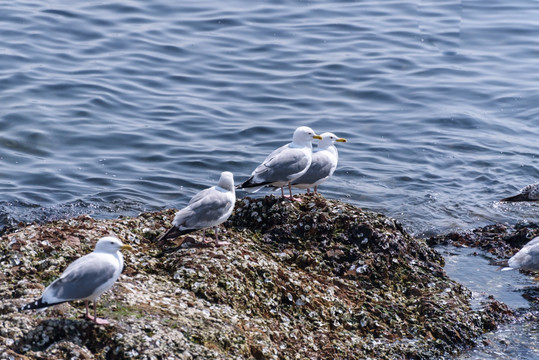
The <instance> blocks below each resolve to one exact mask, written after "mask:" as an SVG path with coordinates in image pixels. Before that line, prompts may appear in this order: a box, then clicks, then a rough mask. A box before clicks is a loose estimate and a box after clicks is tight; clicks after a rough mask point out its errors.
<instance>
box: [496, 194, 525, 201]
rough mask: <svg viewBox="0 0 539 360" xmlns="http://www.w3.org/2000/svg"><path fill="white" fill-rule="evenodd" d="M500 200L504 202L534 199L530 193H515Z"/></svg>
mask: <svg viewBox="0 0 539 360" xmlns="http://www.w3.org/2000/svg"><path fill="white" fill-rule="evenodd" d="M500 201H502V202H517V201H532V200H530V198H529V197H528V195H525V194H518V195H515V196H509V197H506V198H503V199H501V200H500Z"/></svg>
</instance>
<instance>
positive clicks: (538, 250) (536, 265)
mask: <svg viewBox="0 0 539 360" xmlns="http://www.w3.org/2000/svg"><path fill="white" fill-rule="evenodd" d="M528 255H529V257H530V259H529V260H530V261H529V264H528V267H529V268H530V270H535V271H539V245H537V244H536V245H534V246H532V247H531V248H530V250H529V251H528Z"/></svg>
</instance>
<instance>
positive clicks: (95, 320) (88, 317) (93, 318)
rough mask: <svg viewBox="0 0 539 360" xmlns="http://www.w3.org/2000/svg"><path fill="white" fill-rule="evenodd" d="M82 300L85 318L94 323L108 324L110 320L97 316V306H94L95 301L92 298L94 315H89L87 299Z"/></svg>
mask: <svg viewBox="0 0 539 360" xmlns="http://www.w3.org/2000/svg"><path fill="white" fill-rule="evenodd" d="M84 302H85V303H86V318H87V319H88V320H92V321H93V322H94V324H96V325H108V324H110V322H108V321H107V320H105V319H100V318H98V317H97V306H96V301H95V300H94V315H93V316H92V315H90V314H89V311H88V300H84Z"/></svg>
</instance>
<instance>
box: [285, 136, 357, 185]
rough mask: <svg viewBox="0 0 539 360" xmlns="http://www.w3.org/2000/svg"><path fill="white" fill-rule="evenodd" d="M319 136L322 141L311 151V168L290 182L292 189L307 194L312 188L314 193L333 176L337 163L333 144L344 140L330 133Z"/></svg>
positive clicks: (337, 156)
mask: <svg viewBox="0 0 539 360" xmlns="http://www.w3.org/2000/svg"><path fill="white" fill-rule="evenodd" d="M321 136H322V140H320V142H319V143H318V147H317V149H316V151H313V155H312V162H311V166H309V169H308V170H307V171H306V172H305V174H303V175H302V176H301V177H299V178H297V179H296V180H294V181H293V182H292V186H293V187H296V188H299V189H307V193H309V189H310V188H311V187H314V192H315V193H316V192H317V191H318V185H320V184H322V183H323V182H325V181H327V180H328V179H329V178H330V177H331V176H332V175H333V173H334V172H335V169H336V168H337V163H338V161H339V152H338V151H337V148H336V147H335V145H334V144H335V142H346V139H344V138H339V137H337V135H335V134H332V133H330V132H326V133H323V134H322V135H321Z"/></svg>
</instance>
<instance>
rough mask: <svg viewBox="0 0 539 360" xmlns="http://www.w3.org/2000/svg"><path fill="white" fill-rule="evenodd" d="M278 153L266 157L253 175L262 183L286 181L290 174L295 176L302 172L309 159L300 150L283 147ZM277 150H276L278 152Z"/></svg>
mask: <svg viewBox="0 0 539 360" xmlns="http://www.w3.org/2000/svg"><path fill="white" fill-rule="evenodd" d="M280 149H282V150H281V151H279V152H278V153H277V152H276V151H274V153H275V154H274V153H272V154H273V156H271V154H270V156H268V158H267V159H266V161H264V163H262V164H261V165H259V166H258V167H257V168H256V169H255V171H254V172H253V175H255V177H256V178H258V179H263V180H264V181H268V182H273V181H286V180H288V177H289V176H290V175H291V174H297V173H299V172H301V171H302V170H304V169H305V168H306V167H307V166H308V165H309V161H310V159H309V158H307V157H306V156H305V153H304V152H303V151H302V150H300V149H294V148H289V147H287V146H284V147H283V148H280ZM280 149H278V150H280Z"/></svg>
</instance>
